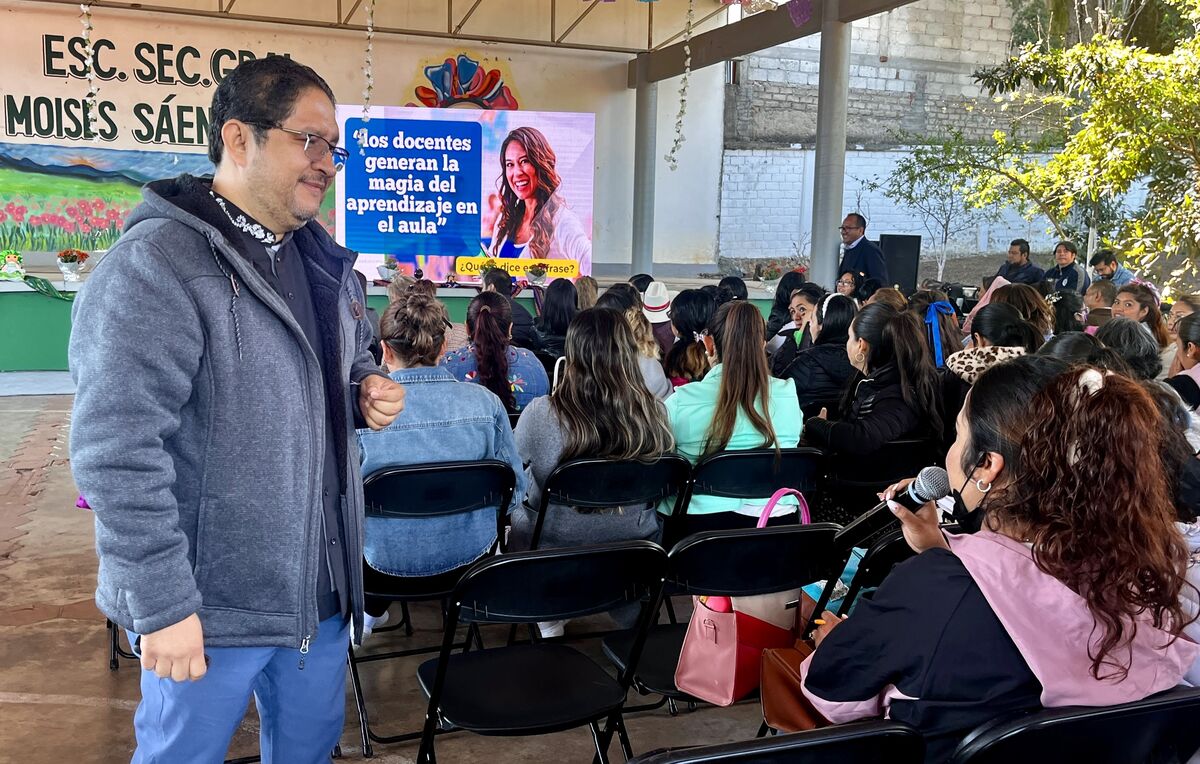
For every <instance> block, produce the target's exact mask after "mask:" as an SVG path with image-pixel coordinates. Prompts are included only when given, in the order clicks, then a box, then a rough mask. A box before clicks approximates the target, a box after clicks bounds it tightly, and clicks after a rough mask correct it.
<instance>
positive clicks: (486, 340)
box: [441, 292, 550, 414]
mask: <svg viewBox="0 0 1200 764" xmlns="http://www.w3.org/2000/svg"><path fill="white" fill-rule="evenodd" d="M467 334H468V335H470V337H471V342H470V344H468V345H467V346H466V347H464V348H459V349H458V350H451V351H450V352H448V353H446V355H445V356H443V358H442V361H441V365H442V366H444V367H445V368H446V370H447V371H449V372H450V374H451V376H453V377H454V379H457V380H461V381H463V382H474V383H475V384H478V385H483V386H484V387H486V388H487V389H489V390H491V391H492V392H493V393H495V394H496V396H497V397H499V398H500V401H501V402H502V403H503V404H504V407H505V408H506V409H507V410H508V412H509V413H510V414H516V413H518V412H519V411H521V410H522V409H524V408H525V407H526V406H528V405H529V402H530V401H532V400H533V399H534V398H538V397H540V396H543V395H545V394H546V393H548V392H550V380H549V378H548V377H547V376H546V369H545V368H543V367H542V363H541V361H539V360H538V359H537V356H535V355H534V354H533V353H531V352H530V351H528V350H526V349H524V348H517V347H513V346H512V308H511V307H510V305H509V301H508V300H507V299H505V298H504V297H503V296H501V295H499V294H497V293H496V292H480V293H479V294H478V295H476V296H475V299H473V300H471V304H470V305H468V306H467Z"/></svg>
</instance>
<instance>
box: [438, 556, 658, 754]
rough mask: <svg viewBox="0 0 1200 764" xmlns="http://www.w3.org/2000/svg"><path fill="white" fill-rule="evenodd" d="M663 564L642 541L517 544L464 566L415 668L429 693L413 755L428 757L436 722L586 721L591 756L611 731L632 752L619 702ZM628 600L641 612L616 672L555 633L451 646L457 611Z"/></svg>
mask: <svg viewBox="0 0 1200 764" xmlns="http://www.w3.org/2000/svg"><path fill="white" fill-rule="evenodd" d="M666 569H667V555H666V553H665V552H664V551H663V550H662V547H660V546H658V545H657V544H653V543H651V542H649V541H627V542H623V543H617V544H601V545H594V546H584V547H575V548H568V549H548V550H538V551H531V552H517V553H515V554H507V555H501V556H499V557H491V558H488V559H486V560H482V561H480V562H478V563H476V564H475V565H474V566H472V567H471V569H470V570H469V571H468V572H467V574H466V575H465V576H463V578H462V580H461V581H460V582H459V584H458V586H457V587H455V590H454V594H453V596H452V597H451V600H450V606H449V608H448V612H447V617H446V628H445V634H444V636H443V640H442V649H441V653H440V654H439V656H438V657H437V659H435V660H431V661H426V662H425V663H423V664H421V667H420V668H419V669H418V670H417V677H418V679H419V680H420V682H421V688H422V690H424V691H425V694H426V695H427V696H428V697H429V708H428V711H427V713H426V715H425V729H424V733H423V735H422V737H421V750H420V753H419V755H418V757H417V761H418V762H421V763H422V764H433V762H434V761H435V757H434V736H435V733H436V732H437V731H438V730H439V729H442V730H448V729H463V730H469V731H471V732H475V733H477V734H480V735H506V736H512V735H540V734H545V733H550V732H559V731H562V730H567V729H573V728H576V727H582V726H585V725H586V726H587V727H589V728H590V729H591V732H592V739H593V742H594V743H595V746H596V758H597V760H598V761H600V762H602V763H604V762H607V761H608V744H609V742H610V741H611V739H612V735H613V733H614V732H615V733H616V734H617V736H618V738H619V739H620V742H621V748H622V750H623V751H624V753H625V757H626V758H627V759H628V758H631V757H632V756H633V750H632V746H631V744H630V742H629V734H628V732H627V731H626V730H625V724H624V721H623V719H622V716H621V711H622V708H623V706H624V705H625V696H626V694H627V693H628V691H629V686H630V683H631V682H632V678H633V673H634V671H635V670H636V668H637V663H638V659H639V657H640V655H641V652H642V644H643V643H644V641H645V638H646V631H647V629H648V627H649V624H650V622H651V621H652V619H653V618H654V615H655V613H656V612H657V608H658V600H659V597H660V595H661V593H662V581H663V576H664V575H665V574H666ZM630 603H639V604H640V605H641V616H640V617H639V619H638V625H637V627H636V628H635V629H634V631H633V633H632V636H631V643H630V653H629V660H628V663H627V665H626V668H625V669H624V670H622V671H621V672H620V674H619V675H618V677H617V678H615V679H614V678H613V677H612V676H611V675H610V674H609V673H608V672H607V671H605V670H604V669H603V668H601V667H600V666H599V665H597V664H596V663H595V662H594V661H592V659H591V658H589V657H587V656H586V655H584V654H583V653H581V652H579V651H578V650H575V649H574V648H572V647H570V646H568V645H565V644H561V643H548V642H540V643H537V644H528V645H526V644H522V645H513V646H508V647H498V648H490V649H486V650H475V651H471V652H467V653H453V647H454V635H455V629H456V627H457V625H458V622H459V620H460V619H461V620H463V621H467V622H470V623H527V622H530V621H548V620H557V619H562V618H577V617H581V616H585V615H591V614H593V613H599V612H604V611H607V610H611V609H613V608H614V607H618V606H621V605H626V604H630ZM602 721H603V722H604V723H605V724H604V727H603V728H601V726H600V722H602Z"/></svg>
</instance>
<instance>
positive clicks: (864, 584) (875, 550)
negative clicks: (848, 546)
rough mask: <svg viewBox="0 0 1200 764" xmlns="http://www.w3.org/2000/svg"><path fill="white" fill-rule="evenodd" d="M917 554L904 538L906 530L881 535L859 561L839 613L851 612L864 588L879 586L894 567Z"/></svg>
mask: <svg viewBox="0 0 1200 764" xmlns="http://www.w3.org/2000/svg"><path fill="white" fill-rule="evenodd" d="M915 555H916V552H914V551H913V549H912V547H910V546H909V545H908V542H907V541H905V540H904V532H903V531H901V530H900V529H896V530H894V531H888V532H887V533H886V534H885V535H883V536H881V537H880V538H879V540H878V541H876V542H875V543H874V544H872V545H871V547H870V548H869V549H867V553H866V554H864V555H863V558H862V560H860V561H859V563H858V570H857V571H855V573H854V578H853V579H851V581H850V590H849V591H848V592H847V593H846V596H845V598H844V599H843V600H842V606H841V608H840V610H839V612H838V615H845V614H846V613H848V612H850V607H851V606H852V605H853V604H854V600H855V599H856V598H857V597H858V595H859V594H860V593H861V592H862V590H863V589H875V588H878V587H879V585H880V584H882V583H883V579H885V578H887V575H888V573H891V572H892V568H894V567H896V566H897V565H899V564H900V563H902V562H904V561H905V560H907V559H908V558H909V557H913V556H915Z"/></svg>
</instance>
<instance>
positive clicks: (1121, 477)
mask: <svg viewBox="0 0 1200 764" xmlns="http://www.w3.org/2000/svg"><path fill="white" fill-rule="evenodd" d="M1003 366H1005V364H1001V365H1000V366H999V367H996V368H995V369H989V370H988V371H987V372H985V373H984V374H983V375H982V376H981V377H980V379H979V381H978V382H976V385H975V388H974V389H973V390H972V392H971V396H970V398H968V403H967V406H968V411H967V413H968V421H971V422H972V424H971V430H972V441H973V442H974V441H975V431H976V428H977V427H981V428H986V425H987V423H986V422H983V421H979V422H977V421H976V420H977V419H979V420H985V419H988V418H989V414H988V413H987V412H988V411H989V409H992V410H1000V409H999V408H998V407H996V406H990V405H989V403H988V401H987V400H986V399H987V398H992V397H996V396H1001V397H1003V396H1011V393H1012V391H1011V389H1010V388H1008V387H1007V386H1005V385H994V384H990V383H991V379H989V377H993V376H995V377H996V378H997V379H998V378H999V377H1001V376H1003V374H1004V372H1003V370H1002V368H1001V367H1003ZM1097 385H1098V386H1097ZM1020 419H1023V420H1024V422H1025V423H1027V426H1026V427H1024V428H1021V427H1016V428H1013V427H1011V426H1009V427H1007V428H1006V429H1007V432H1008V433H1009V438H1008V439H1010V440H1011V439H1016V440H1017V442H1018V443H1019V447H1018V453H1019V457H1018V458H1017V459H1014V460H1012V461H1013V464H1012V472H1011V473H1010V474H1009V480H1008V481H1007V482H1006V484H1005V485H1004V486H1003V487H998V488H997V489H996V490H995V491H993V492H992V495H991V496H990V497H989V501H988V503H987V522H988V525H989V527H991V528H992V529H997V528H1004V529H1005V533H1006V534H1008V535H1010V536H1015V537H1018V538H1024V539H1026V540H1027V541H1029V542H1031V543H1032V545H1033V560H1034V563H1035V564H1036V565H1037V566H1038V568H1039V569H1041V570H1042V571H1043V572H1045V573H1046V574H1048V575H1050V576H1053V577H1054V578H1056V579H1058V580H1059V581H1061V582H1062V583H1063V584H1065V585H1066V586H1068V587H1069V588H1070V589H1071V590H1073V591H1074V592H1076V593H1077V594H1079V595H1080V596H1081V597H1083V598H1084V600H1085V601H1086V603H1087V607H1088V610H1089V611H1091V613H1092V617H1093V619H1094V626H1093V638H1092V639H1090V640H1089V644H1088V657H1089V658H1090V659H1091V661H1092V667H1091V673H1092V676H1093V677H1095V678H1096V679H1105V680H1107V679H1112V680H1116V681H1121V680H1122V679H1124V678H1125V676H1126V675H1127V674H1128V672H1129V664H1128V648H1129V645H1130V642H1131V640H1132V639H1133V635H1134V634H1135V633H1136V629H1137V625H1136V621H1135V620H1134V619H1135V618H1137V617H1144V616H1145V615H1147V614H1148V615H1149V618H1150V621H1151V623H1153V625H1154V626H1155V627H1157V628H1161V629H1163V630H1165V631H1167V632H1169V633H1170V634H1172V635H1174V636H1178V634H1179V633H1180V632H1181V631H1182V629H1183V627H1184V626H1185V625H1186V624H1187V623H1188V622H1189V621H1190V619H1189V618H1188V617H1187V615H1186V614H1185V612H1184V610H1183V607H1182V606H1181V604H1180V592H1181V590H1182V589H1183V587H1184V586H1185V585H1187V583H1186V579H1185V578H1184V572H1185V570H1186V568H1187V563H1188V549H1187V546H1186V544H1185V543H1184V540H1183V537H1182V535H1181V534H1180V533H1179V532H1178V531H1177V530H1176V527H1175V524H1174V523H1175V519H1176V509H1175V501H1174V497H1173V496H1172V495H1171V492H1170V486H1171V485H1173V481H1172V480H1170V479H1169V478H1168V475H1167V473H1166V465H1165V464H1164V460H1163V453H1164V452H1165V451H1166V450H1167V449H1166V446H1167V444H1166V443H1165V442H1164V432H1163V425H1162V419H1161V415H1160V413H1159V411H1158V408H1157V406H1156V405H1155V403H1154V401H1153V400H1152V399H1151V398H1150V396H1149V395H1148V394H1147V393H1146V391H1145V389H1143V388H1142V386H1141V385H1140V384H1138V383H1137V382H1135V381H1133V380H1130V379H1128V378H1126V377H1124V376H1122V375H1119V374H1107V375H1105V374H1104V373H1103V372H1100V371H1097V370H1096V369H1083V370H1081V369H1080V368H1079V367H1075V368H1073V369H1071V370H1069V371H1067V372H1065V373H1062V374H1059V375H1058V376H1057V377H1055V378H1054V379H1053V380H1052V381H1051V382H1050V383H1049V384H1047V385H1046V386H1045V387H1043V388H1042V389H1041V390H1040V391H1039V392H1037V393H1036V394H1035V395H1034V396H1033V397H1032V400H1031V401H1030V403H1029V405H1028V408H1027V409H1026V411H1025V412H1024V414H1023V416H1022V417H1020ZM1118 421H1119V422H1120V423H1121V437H1119V438H1115V437H1097V434H1096V423H1097V422H1118ZM1010 425H1011V423H1010ZM1021 430H1023V432H1022V431H1021ZM1001 431H1004V428H1002V430H1001ZM989 450H991V449H989ZM1008 464H1009V462H1008V461H1007V460H1006V465H1008ZM1007 471H1008V469H1007V467H1006V472H1007Z"/></svg>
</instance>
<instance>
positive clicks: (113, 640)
mask: <svg viewBox="0 0 1200 764" xmlns="http://www.w3.org/2000/svg"><path fill="white" fill-rule="evenodd" d="M107 624H108V625H107V629H108V670H109V671H116V670H117V669H119V668H121V662H120V661H118V660H117V649H118V648H119V647H120V645H118V644H117V639H119V637H118V636H117V629H116V625H115V624H114V623H113V622H112V621H108V622H107Z"/></svg>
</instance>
